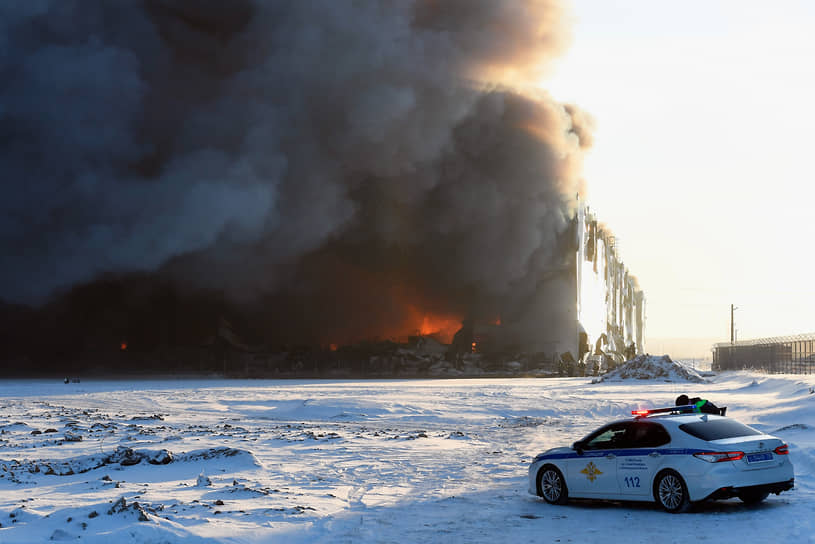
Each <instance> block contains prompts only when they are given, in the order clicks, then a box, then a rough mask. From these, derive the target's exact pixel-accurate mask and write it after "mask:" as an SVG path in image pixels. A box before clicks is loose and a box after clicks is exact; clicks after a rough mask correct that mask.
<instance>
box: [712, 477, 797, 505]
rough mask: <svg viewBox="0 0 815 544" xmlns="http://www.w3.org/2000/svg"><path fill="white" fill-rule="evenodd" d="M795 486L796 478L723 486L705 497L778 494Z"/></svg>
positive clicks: (720, 497) (722, 497)
mask: <svg viewBox="0 0 815 544" xmlns="http://www.w3.org/2000/svg"><path fill="white" fill-rule="evenodd" d="M794 486H795V478H790V479H789V480H786V481H783V482H773V483H770V484H761V485H748V486H744V487H733V486H729V487H721V488H719V489H717V490H716V491H714V492H713V493H711V494H710V495H708V496H707V497H705V499H706V500H707V499H710V500H719V499H729V498H731V497H736V496H738V495H739V494H741V493H745V492H747V493H775V494H776V495H778V494H779V493H781V492H782V491H789V490H790V489H792V488H793V487H794Z"/></svg>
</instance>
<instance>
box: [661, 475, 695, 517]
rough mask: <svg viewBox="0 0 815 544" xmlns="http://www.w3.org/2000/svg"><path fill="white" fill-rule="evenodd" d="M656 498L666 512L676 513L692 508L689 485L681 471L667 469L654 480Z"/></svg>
mask: <svg viewBox="0 0 815 544" xmlns="http://www.w3.org/2000/svg"><path fill="white" fill-rule="evenodd" d="M654 499H656V501H657V504H659V505H660V506H661V507H662V508H664V509H665V511H666V512H671V513H672V514H676V513H679V512H687V510H688V509H689V508H690V497H689V495H688V487H687V486H686V485H685V481H684V480H683V479H682V476H680V475H679V473H677V472H674V471H673V470H666V471H665V472H662V473H660V474H659V476H657V479H656V480H655V481H654Z"/></svg>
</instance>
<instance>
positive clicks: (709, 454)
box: [693, 451, 744, 463]
mask: <svg viewBox="0 0 815 544" xmlns="http://www.w3.org/2000/svg"><path fill="white" fill-rule="evenodd" d="M693 456H694V457H696V458H697V459H701V460H702V461H707V462H708V463H721V462H722V461H738V460H739V459H741V458H742V457H744V452H743V451H705V452H701V453H694V454H693Z"/></svg>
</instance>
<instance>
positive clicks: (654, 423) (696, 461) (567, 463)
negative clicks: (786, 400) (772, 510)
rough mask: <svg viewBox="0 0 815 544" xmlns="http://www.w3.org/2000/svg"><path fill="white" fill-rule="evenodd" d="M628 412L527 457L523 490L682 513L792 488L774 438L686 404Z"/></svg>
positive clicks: (555, 499) (784, 451) (559, 500)
mask: <svg viewBox="0 0 815 544" xmlns="http://www.w3.org/2000/svg"><path fill="white" fill-rule="evenodd" d="M632 414H633V415H634V416H635V417H634V418H633V419H626V420H622V421H615V422H613V423H609V424H608V425H604V426H603V427H600V428H599V429H597V430H596V431H594V432H593V433H591V434H589V435H588V436H586V437H585V438H583V439H582V440H579V441H577V442H575V443H574V444H573V445H572V447H571V448H554V449H551V450H549V451H546V452H544V453H541V454H540V455H538V456H537V457H535V460H534V461H533V462H532V464H531V465H530V466H529V492H530V493H532V494H533V495H539V496H541V497H543V499H544V500H545V501H546V502H549V503H552V504H565V503H566V501H567V500H568V499H569V498H570V497H571V498H585V499H608V500H630V501H656V503H657V504H659V505H660V506H662V508H664V509H665V510H667V511H668V512H684V511H686V510H687V509H688V508H689V507H690V504H691V503H694V502H699V501H704V500H708V499H727V498H731V497H739V498H740V499H741V500H742V501H744V502H745V503H748V504H752V503H758V502H761V501H763V500H764V499H765V498H766V497H767V496H768V495H769V494H770V493H775V494H779V493H781V492H782V491H787V490H789V489H792V487H793V484H794V474H793V469H792V463H791V462H790V460H789V455H788V453H789V452H788V448H787V445H786V444H785V443H784V442H783V441H782V440H780V439H778V438H776V437H774V436H770V435H767V434H763V433H761V432H759V431H757V430H755V429H753V428H751V427H748V426H747V425H744V424H743V423H739V422H738V421H736V420H734V419H732V418H729V417H724V416H719V415H712V414H700V413H694V407H693V406H692V405H689V406H677V407H670V408H660V409H656V410H637V411H634V412H632Z"/></svg>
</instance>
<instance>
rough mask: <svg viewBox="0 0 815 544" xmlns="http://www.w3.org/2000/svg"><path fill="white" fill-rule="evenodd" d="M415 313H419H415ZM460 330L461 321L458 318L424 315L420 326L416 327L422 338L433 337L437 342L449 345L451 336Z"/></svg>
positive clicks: (451, 339)
mask: <svg viewBox="0 0 815 544" xmlns="http://www.w3.org/2000/svg"><path fill="white" fill-rule="evenodd" d="M416 313H419V312H418V311H416ZM460 328H461V319H459V318H458V317H451V316H442V315H432V314H424V316H423V317H422V324H421V325H420V326H419V327H418V331H419V334H421V335H422V336H431V335H432V336H435V337H437V338H438V340H439V341H441V342H443V343H445V344H449V343H450V342H452V341H453V336H454V335H455V334H456V332H458V330H459V329H460Z"/></svg>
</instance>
